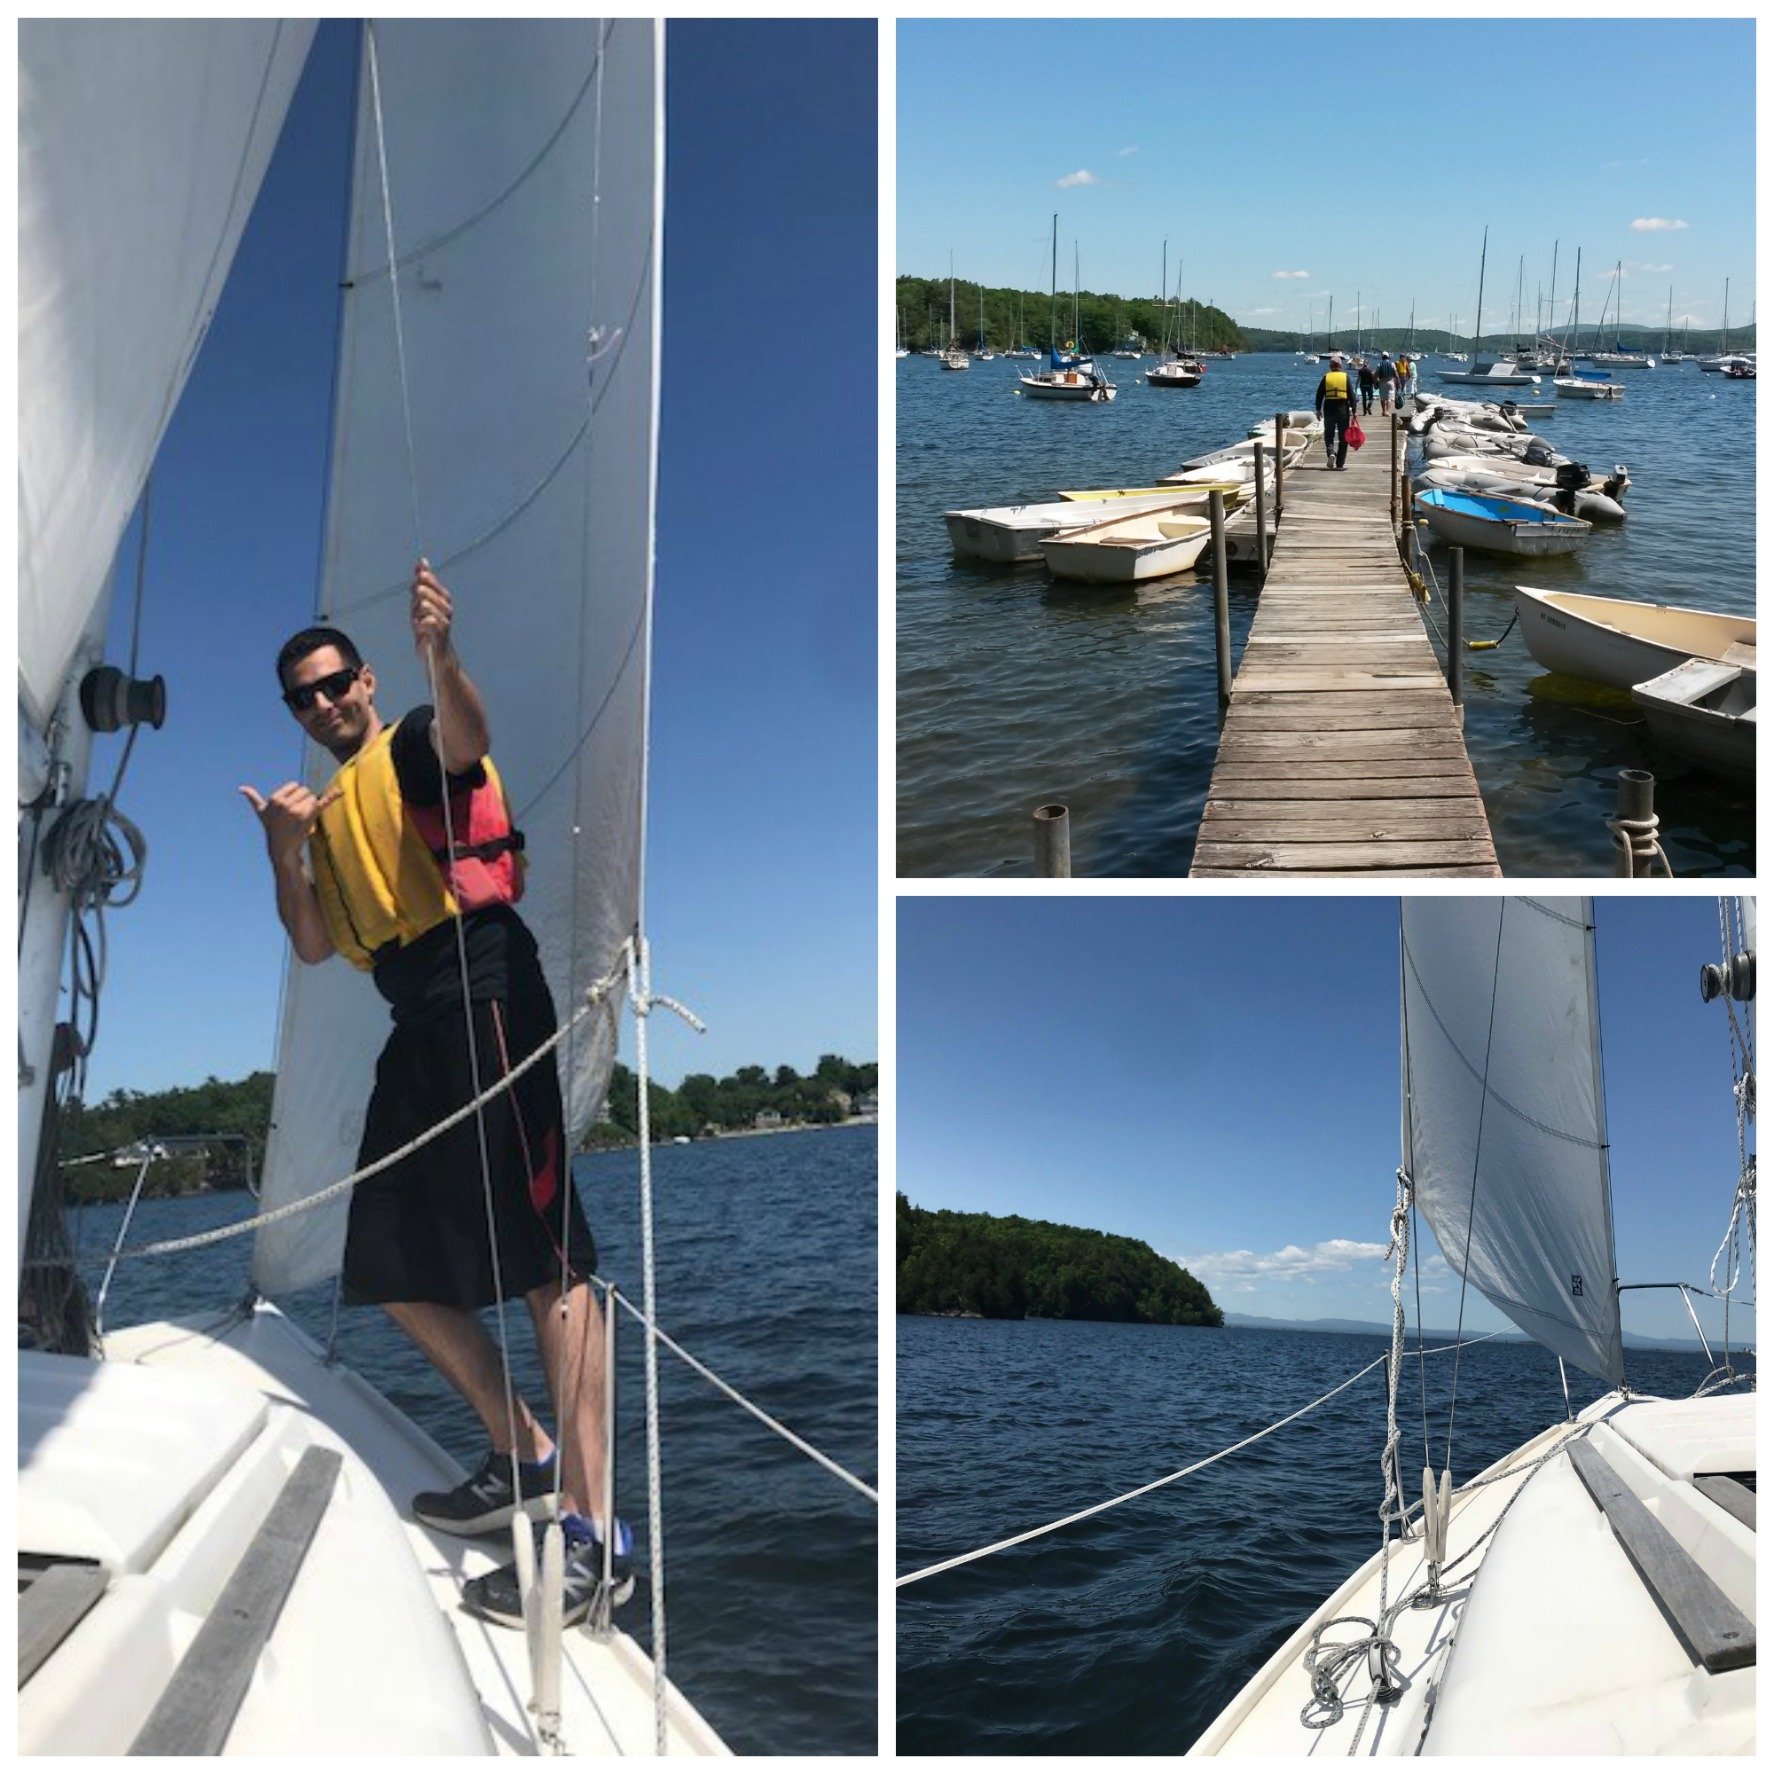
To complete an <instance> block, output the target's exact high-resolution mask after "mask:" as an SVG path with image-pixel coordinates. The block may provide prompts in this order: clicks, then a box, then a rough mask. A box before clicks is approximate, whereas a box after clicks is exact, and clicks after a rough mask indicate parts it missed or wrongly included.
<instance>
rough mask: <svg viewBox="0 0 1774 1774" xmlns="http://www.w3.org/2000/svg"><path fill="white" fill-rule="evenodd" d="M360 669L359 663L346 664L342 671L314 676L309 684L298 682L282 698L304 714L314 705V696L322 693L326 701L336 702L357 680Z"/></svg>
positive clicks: (361, 668) (298, 712)
mask: <svg viewBox="0 0 1774 1774" xmlns="http://www.w3.org/2000/svg"><path fill="white" fill-rule="evenodd" d="M362 670H363V667H362V666H361V665H348V666H346V667H345V669H344V670H343V671H329V672H328V673H327V674H326V676H325V677H324V678H316V679H315V680H314V682H313V683H311V684H298V685H297V686H296V687H295V689H293V690H285V691H284V693H283V699H284V701H285V702H286V703H288V704H289V706H290V707H291V708H292V709H294V710H295V712H296V713H297V714H299V715H305V714H306V713H307V712H308V711H309V709H311V708H312V707H313V706H314V701H315V698H316V697H318V696H320V695H322V694H323V693H324V695H325V696H326V699H327V701H328V702H337V701H338V700H339V698H340V697H341V696H343V695H344V694H345V692H346V691H347V690H349V689H350V688H351V686H352V685H353V684H355V683H356V682H357V674H358V673H359V672H360V671H362Z"/></svg>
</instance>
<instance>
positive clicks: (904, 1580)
mask: <svg viewBox="0 0 1774 1774" xmlns="http://www.w3.org/2000/svg"><path fill="white" fill-rule="evenodd" d="M1502 1334H1503V1333H1502V1332H1501V1331H1489V1332H1487V1333H1486V1334H1485V1335H1484V1336H1482V1337H1472V1338H1470V1339H1469V1340H1468V1341H1467V1342H1465V1343H1464V1344H1461V1343H1443V1344H1442V1345H1441V1346H1440V1347H1439V1348H1435V1349H1419V1350H1415V1351H1407V1354H1414V1355H1416V1356H1418V1357H1419V1358H1420V1357H1422V1356H1426V1355H1446V1354H1448V1353H1449V1351H1451V1350H1454V1349H1459V1348H1471V1347H1473V1346H1474V1345H1476V1344H1479V1343H1488V1342H1489V1341H1490V1340H1491V1338H1492V1337H1497V1336H1501V1335H1502ZM1385 1360H1386V1357H1385V1356H1384V1355H1381V1356H1377V1357H1376V1358H1375V1359H1374V1360H1372V1361H1370V1362H1369V1363H1368V1364H1367V1366H1366V1367H1364V1368H1362V1369H1361V1370H1360V1372H1358V1373H1353V1374H1351V1375H1350V1376H1349V1378H1348V1379H1346V1380H1345V1381H1344V1382H1343V1383H1342V1384H1341V1385H1340V1386H1333V1387H1332V1388H1331V1389H1330V1391H1328V1392H1326V1393H1325V1394H1324V1395H1323V1396H1322V1397H1319V1398H1315V1399H1313V1401H1312V1402H1311V1403H1310V1404H1304V1405H1301V1406H1300V1408H1299V1409H1298V1410H1297V1411H1294V1412H1293V1413H1292V1414H1291V1415H1289V1416H1286V1417H1283V1418H1282V1419H1281V1420H1280V1421H1279V1422H1276V1423H1271V1424H1270V1425H1269V1427H1268V1428H1267V1429H1259V1430H1258V1431H1257V1432H1256V1434H1255V1435H1247V1436H1246V1437H1245V1438H1244V1440H1243V1441H1239V1442H1234V1443H1233V1444H1232V1446H1231V1447H1229V1448H1221V1449H1220V1451H1219V1452H1218V1453H1217V1454H1209V1455H1208V1457H1207V1458H1206V1459H1205V1460H1197V1461H1196V1462H1195V1464H1194V1465H1192V1466H1185V1467H1183V1468H1182V1470H1181V1471H1179V1472H1172V1473H1169V1474H1167V1475H1166V1476H1165V1477H1163V1478H1155V1479H1153V1480H1152V1482H1151V1483H1150V1484H1143V1485H1141V1486H1140V1487H1139V1488H1138V1489H1137V1490H1132V1491H1124V1492H1123V1493H1122V1494H1121V1495H1120V1496H1119V1497H1111V1498H1110V1499H1109V1500H1108V1502H1106V1503H1098V1504H1096V1505H1095V1506H1094V1507H1092V1508H1090V1509H1080V1510H1079V1511H1078V1512H1077V1513H1076V1514H1075V1515H1066V1516H1062V1517H1061V1518H1060V1519H1059V1520H1058V1521H1050V1522H1048V1523H1047V1525H1046V1526H1045V1527H1039V1528H1030V1529H1029V1530H1028V1532H1027V1533H1023V1534H1014V1535H1012V1536H1011V1537H1010V1538H1009V1539H1008V1540H999V1541H997V1542H996V1543H995V1544H993V1545H991V1546H982V1547H980V1548H979V1549H978V1550H977V1551H975V1552H963V1553H961V1554H960V1555H959V1556H958V1557H956V1558H947V1559H944V1560H943V1561H942V1562H941V1563H940V1564H934V1565H926V1566H925V1567H924V1569H923V1570H921V1571H908V1572H907V1573H906V1574H905V1575H904V1576H903V1577H896V1578H894V1580H893V1585H894V1587H895V1588H896V1589H903V1588H904V1587H905V1586H906V1585H907V1584H908V1583H921V1582H923V1580H924V1579H925V1578H926V1577H934V1576H937V1575H938V1574H939V1573H940V1572H943V1571H952V1570H954V1569H955V1567H956V1566H957V1565H967V1564H972V1563H973V1561H974V1560H975V1559H980V1558H986V1557H989V1556H990V1555H991V1554H992V1553H994V1552H1003V1551H1004V1550H1005V1549H1006V1548H1008V1547H1011V1546H1020V1545H1022V1544H1023V1542H1024V1541H1025V1540H1035V1539H1039V1538H1040V1537H1041V1536H1042V1535H1043V1534H1051V1533H1053V1532H1054V1531H1055V1529H1058V1528H1065V1527H1070V1526H1071V1525H1072V1523H1073V1522H1077V1521H1085V1520H1087V1519H1088V1518H1089V1517H1090V1516H1093V1515H1101V1514H1102V1513H1103V1511H1104V1510H1106V1509H1113V1508H1114V1507H1115V1506H1116V1505H1117V1504H1118V1503H1128V1502H1131V1501H1132V1500H1133V1499H1134V1498H1135V1497H1143V1496H1145V1494H1146V1493H1147V1492H1148V1491H1156V1490H1161V1489H1162V1488H1163V1487H1164V1486H1165V1485H1167V1484H1174V1483H1175V1482H1176V1481H1177V1480H1178V1479H1179V1478H1187V1477H1188V1476H1189V1474H1190V1473H1192V1472H1199V1471H1201V1470H1202V1468H1203V1467H1206V1466H1212V1465H1213V1464H1214V1463H1215V1462H1216V1461H1219V1460H1223V1459H1225V1458H1226V1456H1227V1455H1228V1454H1236V1453H1238V1452H1239V1451H1240V1450H1241V1449H1243V1448H1247V1447H1250V1446H1251V1445H1252V1444H1253V1443H1256V1442H1259V1441H1261V1440H1262V1439H1263V1437H1264V1436H1266V1435H1273V1434H1274V1433H1275V1431H1276V1430H1277V1429H1285V1428H1286V1427H1287V1425H1288V1424H1289V1423H1292V1422H1293V1421H1294V1420H1295V1419H1296V1418H1299V1417H1303V1416H1305V1415H1306V1413H1307V1412H1308V1411H1315V1410H1317V1409H1318V1407H1319V1406H1320V1405H1321V1404H1326V1403H1328V1402H1329V1401H1330V1400H1331V1399H1333V1398H1335V1397H1336V1396H1337V1394H1338V1393H1339V1392H1347V1391H1348V1390H1349V1388H1350V1387H1351V1386H1353V1385H1354V1384H1355V1382H1356V1381H1357V1380H1359V1379H1361V1378H1362V1376H1363V1375H1365V1374H1371V1373H1372V1372H1373V1371H1374V1369H1375V1368H1377V1367H1379V1366H1380V1365H1381V1363H1383V1362H1384V1361H1385Z"/></svg>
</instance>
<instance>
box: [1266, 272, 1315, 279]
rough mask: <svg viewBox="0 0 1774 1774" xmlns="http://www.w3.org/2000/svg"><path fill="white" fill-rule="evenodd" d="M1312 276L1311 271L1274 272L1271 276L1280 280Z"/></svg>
mask: <svg viewBox="0 0 1774 1774" xmlns="http://www.w3.org/2000/svg"><path fill="white" fill-rule="evenodd" d="M1311 275H1312V273H1311V272H1310V271H1272V272H1271V273H1270V276H1272V277H1280V278H1292V277H1310V276H1311Z"/></svg>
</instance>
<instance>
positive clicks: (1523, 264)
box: [1515, 253, 1528, 345]
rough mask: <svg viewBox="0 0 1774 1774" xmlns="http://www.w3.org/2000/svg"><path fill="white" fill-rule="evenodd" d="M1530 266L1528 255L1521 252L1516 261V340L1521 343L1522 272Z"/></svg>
mask: <svg viewBox="0 0 1774 1774" xmlns="http://www.w3.org/2000/svg"><path fill="white" fill-rule="evenodd" d="M1527 268H1528V255H1527V254H1526V253H1522V254H1520V255H1519V256H1518V257H1517V259H1516V261H1515V342H1516V344H1518V345H1519V344H1520V343H1521V280H1522V273H1523V272H1524V271H1526V270H1527Z"/></svg>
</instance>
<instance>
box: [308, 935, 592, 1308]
mask: <svg viewBox="0 0 1774 1774" xmlns="http://www.w3.org/2000/svg"><path fill="white" fill-rule="evenodd" d="M555 1027H556V1024H555V1016H554V1001H553V999H552V997H551V996H550V994H549V990H548V982H547V981H546V980H545V979H544V978H543V977H542V970H541V968H540V967H539V966H537V965H536V964H535V963H534V962H531V963H530V964H529V965H527V966H517V967H514V968H513V969H512V973H511V979H510V982H509V990H508V993H507V995H506V996H505V997H504V998H495V999H492V1000H489V1001H487V1002H485V1003H477V1004H475V1005H474V1036H475V1041H476V1044H477V1048H478V1057H479V1062H480V1078H481V1088H482V1089H483V1090H485V1089H486V1088H487V1087H488V1086H489V1085H490V1084H492V1083H494V1082H495V1081H496V1080H497V1079H499V1078H501V1077H502V1076H504V1075H505V1073H506V1072H508V1071H509V1070H510V1069H511V1068H512V1067H513V1066H515V1065H517V1064H518V1063H519V1062H520V1061H521V1060H522V1059H524V1058H525V1057H526V1056H527V1055H529V1054H531V1053H534V1052H535V1050H536V1049H537V1048H538V1047H540V1046H541V1045H542V1043H543V1042H544V1041H546V1040H547V1039H548V1037H549V1036H550V1035H552V1034H553V1033H554V1031H555ZM474 1095H475V1092H474V1088H473V1078H472V1071H471V1068H470V1064H469V1047H468V1037H467V1023H466V1020H465V1018H464V1016H463V1014H462V1011H461V1008H460V1007H459V1006H458V1007H457V1008H455V1009H453V1010H452V1011H450V1012H449V1013H447V1014H444V1015H439V1016H435V1017H429V1018H427V1019H425V1020H424V1021H422V1022H417V1023H410V1024H406V1025H401V1024H397V1025H396V1026H395V1028H394V1030H393V1032H392V1033H391V1034H390V1035H389V1037H388V1044H387V1045H386V1046H385V1047H384V1048H383V1049H382V1056H381V1058H380V1059H379V1060H377V1062H376V1087H375V1091H374V1093H373V1094H372V1095H371V1097H370V1106H369V1113H368V1115H367V1116H366V1118H365V1122H364V1135H363V1144H362V1146H361V1147H360V1149H359V1151H358V1155H357V1162H358V1164H359V1166H362V1165H365V1164H369V1163H372V1162H373V1161H374V1160H375V1159H377V1158H380V1157H382V1156H384V1155H385V1154H387V1153H389V1152H392V1151H395V1150H397V1149H398V1148H399V1147H401V1146H404V1145H406V1144H407V1143H408V1142H409V1141H410V1140H412V1139H415V1138H416V1137H417V1136H418V1135H419V1134H421V1133H423V1132H425V1130H426V1129H427V1128H429V1127H433V1126H435V1125H436V1124H437V1123H438V1122H439V1121H441V1120H443V1119H444V1117H445V1116H447V1115H449V1114H451V1113H453V1112H454V1111H455V1110H457V1109H459V1108H461V1107H462V1105H463V1104H464V1103H468V1102H472V1101H473V1100H474ZM477 1120H483V1121H484V1125H485V1130H486V1156H487V1165H486V1170H487V1175H488V1176H489V1177H490V1178H491V1184H492V1188H491V1197H492V1205H493V1212H492V1220H493V1229H494V1233H493V1237H492V1238H491V1239H490V1238H489V1233H488V1224H487V1220H488V1215H487V1191H486V1189H485V1187H484V1186H483V1182H482V1166H481V1142H480V1135H479V1134H478V1133H477V1131H476V1127H475V1123H476V1121H477ZM566 1144H567V1142H566V1134H565V1128H564V1117H563V1115H562V1112H561V1093H560V1080H559V1077H558V1075H557V1073H556V1071H555V1056H554V1055H553V1054H552V1053H551V1054H550V1055H549V1056H548V1058H546V1059H544V1060H540V1061H538V1062H537V1064H535V1065H534V1066H532V1067H531V1068H530V1070H529V1071H527V1072H526V1073H524V1075H523V1076H522V1077H521V1078H518V1079H517V1080H516V1081H515V1082H514V1083H512V1084H510V1085H508V1086H507V1087H506V1089H504V1090H503V1091H501V1092H500V1093H499V1094H498V1095H497V1096H495V1097H493V1098H492V1100H491V1101H489V1102H488V1103H487V1104H486V1106H485V1107H484V1109H483V1110H482V1111H481V1115H480V1116H478V1117H477V1116H474V1115H470V1116H468V1117H467V1118H466V1119H465V1120H463V1121H461V1122H460V1123H458V1124H457V1125H456V1126H455V1127H453V1128H451V1129H450V1130H449V1132H447V1133H443V1134H440V1135H438V1137H437V1138H436V1139H434V1140H432V1141H431V1142H430V1143H429V1144H428V1145H425V1146H422V1147H420V1149H419V1150H418V1151H417V1152H415V1153H413V1154H412V1155H411V1156H410V1157H408V1158H403V1159H402V1160H401V1161H400V1163H398V1164H396V1165H395V1166H394V1167H393V1168H392V1169H390V1170H385V1171H383V1172H382V1173H381V1174H380V1175H378V1176H374V1177H371V1178H370V1179H369V1181H367V1182H364V1183H359V1184H358V1186H357V1188H356V1189H355V1190H354V1191H353V1193H352V1196H351V1219H350V1224H349V1227H348V1229H347V1231H346V1234H345V1263H344V1294H343V1297H344V1299H345V1301H346V1303H347V1304H348V1305H353V1306H366V1305H379V1304H382V1303H384V1302H389V1301H409V1300H410V1301H426V1302H430V1303H432V1304H435V1305H442V1306H458V1307H463V1308H465V1309H469V1310H474V1309H477V1308H479V1307H482V1306H490V1305H492V1304H494V1303H495V1302H496V1301H497V1300H498V1299H500V1298H501V1297H504V1298H505V1299H512V1298H514V1297H516V1296H517V1295H519V1294H523V1293H527V1292H529V1290H530V1289H531V1288H534V1287H539V1286H541V1285H542V1284H543V1283H544V1282H547V1281H556V1282H558V1281H559V1280H560V1278H561V1269H562V1245H563V1240H564V1244H565V1251H566V1258H567V1261H566V1269H567V1275H568V1281H569V1284H570V1283H571V1282H572V1281H574V1280H580V1279H583V1278H584V1277H586V1276H587V1275H589V1274H590V1273H591V1272H592V1271H593V1270H594V1269H595V1268H596V1267H597V1246H596V1244H595V1243H593V1241H592V1236H591V1229H590V1227H589V1226H587V1224H586V1222H585V1215H584V1212H583V1211H582V1209H581V1208H580V1206H579V1198H578V1194H577V1192H576V1191H575V1189H574V1187H573V1177H572V1167H571V1155H570V1154H569V1153H568V1151H567V1149H566ZM563 1211H564V1214H565V1224H564V1225H563V1223H562V1215H563ZM495 1242H496V1246H497V1250H498V1263H497V1270H498V1279H497V1281H496V1280H495V1275H494V1269H495V1264H494V1260H493V1249H494V1244H495Z"/></svg>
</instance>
